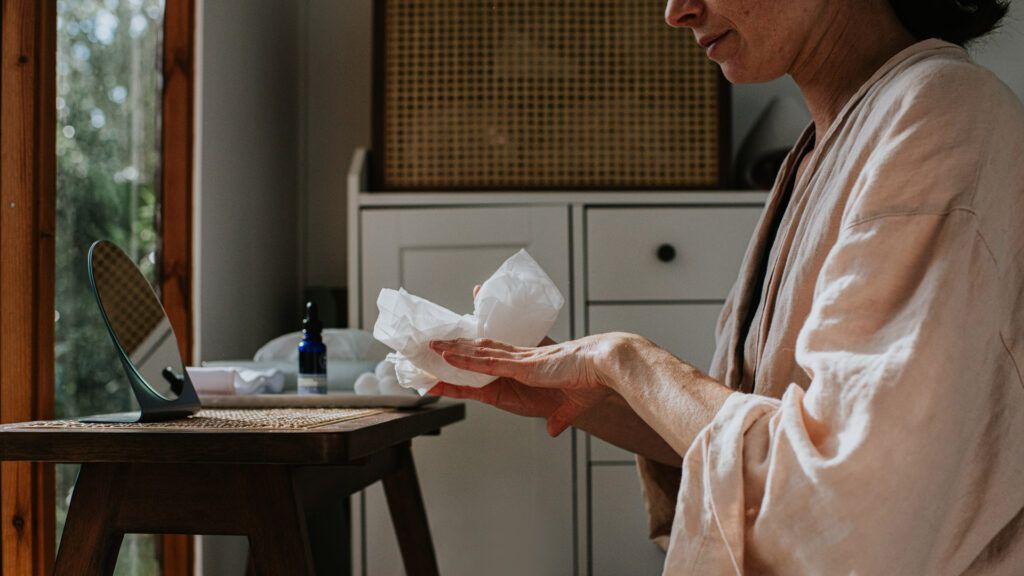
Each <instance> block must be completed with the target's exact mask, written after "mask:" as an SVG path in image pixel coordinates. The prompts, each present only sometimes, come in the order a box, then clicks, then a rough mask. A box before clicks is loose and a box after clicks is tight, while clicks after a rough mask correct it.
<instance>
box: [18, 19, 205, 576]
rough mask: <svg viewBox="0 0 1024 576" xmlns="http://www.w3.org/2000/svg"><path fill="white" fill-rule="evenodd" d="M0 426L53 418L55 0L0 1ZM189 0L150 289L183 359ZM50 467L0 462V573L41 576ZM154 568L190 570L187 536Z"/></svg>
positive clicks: (49, 547) (169, 73) (169, 104)
mask: <svg viewBox="0 0 1024 576" xmlns="http://www.w3.org/2000/svg"><path fill="white" fill-rule="evenodd" d="M0 7H2V8H0V9H2V14H0V24H2V34H0V39H2V40H0V422H2V423H8V422H19V421H27V420H39V419H48V418H52V417H53V414H54V310H55V302H54V289H55V286H54V281H55V260H54V249H55V228H56V143H55V137H56V106H55V105H54V102H55V101H56V70H57V63H56V61H57V57H56V55H57V41H56V32H57V19H56V0H43V1H40V0H4V1H3V2H2V3H0ZM194 31H195V0H167V2H166V7H165V16H164V43H163V45H164V55H163V62H164V65H163V74H164V79H163V95H162V102H163V106H162V114H163V118H162V123H161V126H162V146H163V150H162V156H163V163H162V172H161V213H160V216H159V221H158V223H157V225H158V226H159V228H160V230H161V237H162V239H163V242H162V246H161V256H160V257H161V268H162V274H161V277H160V283H161V293H162V294H163V300H164V306H165V308H166V309H167V313H168V316H169V317H170V320H171V324H172V325H173V326H174V330H175V333H176V334H177V336H178V345H179V347H180V349H181V350H182V355H183V359H184V360H185V362H186V363H187V362H189V361H190V360H191V358H190V356H191V352H192V339H193V333H192V330H193V324H192V302H193V300H192V290H191V287H192V274H193V270H192V174H193V171H192V162H193V158H192V153H193V152H192V151H193V109H194V103H193V99H194V89H193V87H194V69H195V67H194V45H195V42H194V40H195V38H194V34H195V32H194ZM54 490H55V487H54V470H53V465H52V464H38V463H28V462H4V463H3V464H2V465H0V567H2V571H3V574H36V575H48V574H50V573H51V572H52V570H53V560H54V552H55V543H54V539H55V535H54V531H55V529H56V526H55V524H56V522H55V518H54ZM161 562H162V565H163V569H164V574H165V576H187V575H190V574H192V568H193V547H192V538H190V537H188V536H175V535H171V536H165V537H164V538H163V554H162V560H161Z"/></svg>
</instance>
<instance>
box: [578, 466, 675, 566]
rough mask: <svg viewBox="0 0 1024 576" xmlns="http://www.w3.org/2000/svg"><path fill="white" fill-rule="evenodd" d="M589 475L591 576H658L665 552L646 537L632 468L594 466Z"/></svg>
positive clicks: (639, 494) (638, 479)
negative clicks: (592, 566) (591, 538)
mask: <svg viewBox="0 0 1024 576" xmlns="http://www.w3.org/2000/svg"><path fill="white" fill-rule="evenodd" d="M592 474H593V475H592V477H591V481H592V489H591V493H590V498H591V503H590V505H591V510H592V513H593V517H592V522H593V524H592V526H593V540H592V541H591V543H590V545H591V558H592V559H593V562H594V570H593V572H592V574H593V576H622V575H623V574H630V575H632V576H657V575H658V574H661V571H662V568H663V566H664V564H665V553H664V552H662V551H661V548H659V547H658V545H657V544H655V543H654V542H652V541H651V540H650V539H649V538H648V537H647V513H646V512H645V507H644V500H643V496H642V495H641V492H640V478H639V476H638V474H637V471H636V467H635V466H595V467H594V468H593V473H592Z"/></svg>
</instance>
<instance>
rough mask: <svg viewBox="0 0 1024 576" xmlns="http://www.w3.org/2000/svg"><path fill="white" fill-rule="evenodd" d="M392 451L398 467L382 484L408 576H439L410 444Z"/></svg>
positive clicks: (386, 476)
mask: <svg viewBox="0 0 1024 576" xmlns="http://www.w3.org/2000/svg"><path fill="white" fill-rule="evenodd" d="M393 450H395V451H396V456H397V458H398V467H397V469H396V470H395V471H394V472H392V473H390V474H387V475H385V476H384V478H383V479H382V481H383V484H384V494H385V496H387V499H388V510H390V512H391V523H392V524H393V525H394V526H395V535H396V536H397V537H398V547H399V548H400V549H401V552H402V563H403V564H404V565H405V573H406V574H407V575H408V576H438V569H437V557H436V556H435V555H434V543H433V541H432V540H431V538H430V526H429V525H428V524H427V512H426V510H425V509H424V507H423V495H422V494H421V493H420V485H419V482H418V481H417V479H416V467H415V465H413V460H412V450H411V448H410V444H409V443H408V442H407V443H405V444H403V445H401V446H397V447H395V448H393Z"/></svg>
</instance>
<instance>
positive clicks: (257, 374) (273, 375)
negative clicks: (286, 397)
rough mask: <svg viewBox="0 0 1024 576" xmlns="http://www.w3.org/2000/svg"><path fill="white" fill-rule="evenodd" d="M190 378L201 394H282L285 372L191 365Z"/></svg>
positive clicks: (188, 368) (273, 369) (189, 369)
mask: <svg viewBox="0 0 1024 576" xmlns="http://www.w3.org/2000/svg"><path fill="white" fill-rule="evenodd" d="M186 370H188V376H189V380H191V381H192V387H193V388H195V389H196V392H198V393H199V394H205V395H212V394H239V395H247V394H280V393H281V391H282V390H284V372H282V371H280V370H278V369H276V368H272V369H270V370H250V369H248V368H223V367H218V368H200V367H195V366H189V367H187V368H186Z"/></svg>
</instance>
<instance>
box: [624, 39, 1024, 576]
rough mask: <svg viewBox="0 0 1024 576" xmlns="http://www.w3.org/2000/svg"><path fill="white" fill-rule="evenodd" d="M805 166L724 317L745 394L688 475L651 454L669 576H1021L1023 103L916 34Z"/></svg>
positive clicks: (723, 416)
mask: <svg viewBox="0 0 1024 576" xmlns="http://www.w3.org/2000/svg"><path fill="white" fill-rule="evenodd" d="M811 136H812V133H811V132H810V131H808V132H806V133H805V135H804V137H803V139H802V140H801V142H800V143H799V144H798V145H797V148H796V149H795V150H794V153H792V154H791V155H790V158H789V159H788V160H787V163H786V165H785V166H784V167H783V170H782V172H781V174H780V177H779V182H785V181H786V179H787V176H788V175H789V174H790V173H791V172H792V170H794V169H795V166H794V164H795V160H796V157H797V156H798V152H799V150H801V149H802V148H806V147H807V146H808V145H809V143H810V138H811ZM805 172H806V173H805V174H803V176H802V179H801V181H799V182H797V183H796V186H795V188H794V189H793V196H792V199H791V201H790V203H789V207H788V208H787V209H786V211H785V216H784V218H783V219H782V220H781V224H780V226H779V230H778V234H777V236H776V237H775V238H774V239H772V238H769V237H768V236H769V231H768V228H769V226H768V222H769V221H770V218H771V215H772V214H773V213H775V212H776V211H777V210H778V209H779V206H778V205H779V193H780V190H781V186H780V185H779V184H776V187H775V190H774V191H773V193H772V196H771V199H770V200H769V204H768V207H767V208H766V212H765V215H764V217H763V218H762V222H761V225H760V227H759V229H758V231H757V232H756V234H755V236H754V239H753V240H752V242H751V245H750V247H749V248H748V251H747V255H746V258H745V261H744V265H743V268H742V270H741V273H740V278H739V280H738V281H737V283H736V285H735V287H734V288H733V292H732V294H731V295H730V297H729V300H728V301H727V303H726V305H725V309H724V310H723V313H722V317H721V319H720V322H719V327H718V335H717V336H718V350H717V353H716V356H715V359H714V362H713V367H712V370H711V373H712V375H713V376H714V377H716V378H718V379H719V380H720V381H722V382H724V383H725V384H726V385H728V386H730V387H732V388H734V389H736V390H739V391H740V392H736V393H733V394H732V395H731V396H730V397H729V398H728V400H727V401H726V403H725V405H724V406H723V407H722V408H721V410H720V411H719V412H718V414H717V415H716V417H715V419H714V421H713V422H712V423H711V424H710V425H708V426H707V427H706V428H705V429H704V430H703V431H702V432H701V433H700V434H699V436H698V437H697V439H696V440H695V441H694V442H693V444H692V445H691V447H690V449H689V451H688V452H687V453H686V455H685V459H684V461H683V470H682V474H681V478H680V471H679V469H674V470H673V469H671V468H669V467H666V466H664V465H660V464H656V463H653V462H651V461H647V460H643V459H641V460H640V470H641V477H642V478H643V480H644V489H645V495H646V497H647V502H648V510H649V512H650V515H651V528H652V535H653V536H655V537H656V538H659V537H660V538H661V541H662V542H663V543H665V542H666V535H667V543H668V556H667V560H666V565H665V574H669V575H681V574H699V575H707V574H734V573H741V572H746V573H750V574H762V573H771V574H787V575H788V574H853V573H856V574H866V575H872V574H886V575H889V574H929V575H931V574H1008V575H1009V574H1015V575H1021V574H1024V512H1022V510H1024V384H1022V380H1021V367H1022V365H1024V314H1022V308H1024V277H1022V276H1024V230H1022V227H1024V108H1022V106H1021V103H1020V101H1019V100H1018V99H1017V98H1016V97H1015V96H1014V95H1013V94H1012V93H1011V92H1010V91H1009V89H1007V88H1006V87H1005V86H1004V85H1003V84H1002V83H1000V82H999V81H998V80H997V79H996V78H995V77H994V76H993V75H992V74H991V73H990V72H988V71H986V70H984V69H982V68H980V67H978V66H976V65H974V64H973V63H971V62H970V60H969V58H968V56H967V54H966V53H965V52H964V51H963V50H962V49H961V48H959V47H957V46H954V45H951V44H948V43H945V42H941V41H938V40H928V41H925V42H921V43H918V44H916V45H914V46H912V47H910V48H908V49H906V50H904V51H903V52H901V53H900V54H898V55H897V56H895V57H894V58H893V59H892V60H890V61H889V62H888V63H886V64H885V65H884V66H883V67H882V68H881V69H880V70H879V71H878V72H877V73H875V75H874V76H873V77H872V78H871V79H870V80H869V81H868V82H867V83H866V84H865V85H864V86H863V87H862V88H861V89H860V90H859V91H858V92H857V94H856V95H855V96H854V97H853V98H852V99H851V101H850V102H849V103H847V105H846V106H845V108H844V109H843V111H842V112H841V113H840V115H839V116H838V118H837V119H836V121H835V123H834V125H833V126H831V127H830V129H829V130H828V132H827V134H826V135H825V137H824V138H823V139H822V141H821V142H819V143H817V145H815V146H814V150H813V152H812V153H811V157H810V159H809V165H808V169H807V170H806V171H805ZM768 246H772V249H771V251H770V253H769V255H768V261H767V262H764V261H763V258H764V255H765V251H766V250H767V248H768ZM762 267H763V268H764V269H766V270H767V274H765V275H764V276H763V278H764V282H763V289H761V288H760V285H761V281H760V278H761V276H760V274H759V272H758V271H759V270H760V269H762ZM751 307H756V308H755V310H757V314H756V315H755V316H754V318H753V322H752V323H751V324H750V326H751V327H750V330H749V333H746V332H745V330H744V324H745V322H744V319H745V318H747V317H748V316H747V315H748V313H750V312H751ZM746 392H753V393H746ZM677 486H678V487H679V488H678V490H677ZM677 492H678V496H677ZM669 530H670V532H669Z"/></svg>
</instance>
